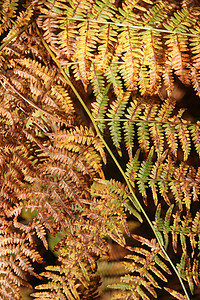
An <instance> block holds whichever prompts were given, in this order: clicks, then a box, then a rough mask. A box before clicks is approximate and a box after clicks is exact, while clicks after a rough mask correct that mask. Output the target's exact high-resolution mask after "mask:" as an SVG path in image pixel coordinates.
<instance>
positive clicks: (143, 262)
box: [110, 235, 171, 300]
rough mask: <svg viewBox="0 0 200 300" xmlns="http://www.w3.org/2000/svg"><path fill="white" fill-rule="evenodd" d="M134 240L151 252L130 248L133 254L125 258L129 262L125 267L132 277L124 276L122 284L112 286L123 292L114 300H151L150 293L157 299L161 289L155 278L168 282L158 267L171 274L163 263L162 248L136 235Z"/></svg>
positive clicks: (152, 241) (114, 297) (153, 241)
mask: <svg viewBox="0 0 200 300" xmlns="http://www.w3.org/2000/svg"><path fill="white" fill-rule="evenodd" d="M133 238H135V239H137V240H138V241H139V242H141V243H142V244H146V245H147V246H148V247H150V249H151V250H150V251H149V250H146V249H144V248H139V247H138V248H137V247H134V248H131V247H129V250H131V252H133V254H130V255H127V256H126V257H125V258H126V259H127V260H128V261H126V262H125V261H124V262H123V265H124V267H125V268H126V269H127V270H128V271H129V273H131V275H130V274H128V275H124V276H122V277H121V279H120V281H121V283H118V284H113V285H111V286H110V287H111V288H114V289H120V290H121V292H120V293H118V294H116V295H114V296H113V298H112V299H132V298H133V299H134V298H136V299H139V298H140V297H141V298H142V299H146V300H148V299H150V298H149V296H148V294H149V293H150V295H152V296H153V297H154V298H156V297H157V294H156V290H155V289H156V288H159V285H158V283H157V281H156V279H155V278H154V276H157V277H159V278H160V279H161V280H162V281H164V282H166V281H167V279H166V277H165V276H164V274H163V273H161V272H160V270H159V269H158V266H159V267H161V269H162V270H163V271H164V272H166V273H168V274H171V272H170V270H169V269H168V267H167V266H166V264H165V262H163V257H162V255H161V251H160V248H159V246H158V244H156V242H155V240H151V241H148V240H146V239H145V238H142V237H138V236H136V235H133ZM160 255H161V256H160ZM152 273H153V274H154V276H153V275H152ZM138 274H139V275H138Z"/></svg>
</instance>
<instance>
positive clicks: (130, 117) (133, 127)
mask: <svg viewBox="0 0 200 300" xmlns="http://www.w3.org/2000/svg"><path fill="white" fill-rule="evenodd" d="M125 96H126V97H125V98H122V99H121V100H117V101H116V102H113V103H112V104H111V105H110V108H108V113H107V116H108V118H109V119H108V120H107V121H108V126H109V129H110V133H111V137H112V140H113V143H114V145H115V146H116V147H117V149H119V148H120V144H121V141H122V137H123V136H124V141H125V146H126V149H127V151H128V154H129V157H130V158H132V149H133V148H134V144H135V143H136V142H137V143H139V147H140V148H141V149H142V151H143V152H144V153H145V154H147V153H149V150H150V147H151V146H152V145H153V146H154V148H155V152H156V153H157V156H158V158H161V156H162V155H163V152H164V150H165V147H164V146H165V144H166V143H167V145H168V149H169V152H170V153H171V154H172V155H173V156H174V157H177V150H178V147H179V146H178V145H179V143H180V144H181V148H182V152H183V160H184V161H186V160H187V159H188V157H189V155H190V151H191V147H192V145H194V147H195V149H196V152H197V154H198V155H199V132H200V131H199V130H200V127H199V122H197V123H196V124H191V122H190V121H186V120H184V118H183V117H182V116H181V114H182V110H180V111H179V112H178V114H174V112H173V111H174V108H175V105H174V102H173V101H170V100H166V101H165V102H163V103H162V104H161V105H158V104H151V103H144V102H142V101H141V98H139V99H138V98H133V99H132V100H129V99H128V98H129V94H127V95H125ZM128 101H129V102H128ZM96 104H97V103H96ZM96 104H95V110H94V113H95V114H96V112H97V107H96ZM100 109H101V108H99V110H100ZM125 109H126V111H125ZM97 121H98V119H97ZM101 121H102V120H101V119H100V122H101ZM100 124H101V123H100ZM122 128H123V130H122ZM122 133H123V134H122Z"/></svg>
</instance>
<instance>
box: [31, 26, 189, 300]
mask: <svg viewBox="0 0 200 300" xmlns="http://www.w3.org/2000/svg"><path fill="white" fill-rule="evenodd" d="M36 30H37V33H38V35H39V36H40V38H41V41H42V43H43V45H44V47H45V48H46V50H47V51H48V53H49V54H50V56H51V58H52V59H53V61H54V62H55V63H56V65H57V66H58V68H59V70H60V72H61V74H62V75H63V77H64V78H65V80H66V82H67V84H68V85H69V86H70V87H71V89H72V90H73V92H74V94H75V95H76V97H77V99H78V100H79V102H80V103H81V105H82V107H83V108H84V110H85V112H86V113H87V115H88V117H89V118H90V120H91V122H92V124H93V126H94V129H95V131H96V133H97V135H98V136H99V138H100V139H101V141H102V142H103V144H104V146H105V148H106V150H107V151H108V153H109V154H110V156H111V157H112V159H113V161H114V163H115V164H116V166H117V168H118V169H119V171H120V172H121V174H122V176H123V178H124V180H125V182H126V184H127V186H128V188H129V190H130V192H131V194H132V199H131V202H132V203H133V205H134V206H136V207H137V206H138V207H139V208H140V210H141V212H142V214H143V215H144V217H145V218H146V220H147V222H148V223H149V225H150V227H151V229H152V230H153V233H154V235H155V237H156V239H157V241H158V243H159V245H160V248H161V250H162V252H163V253H164V255H165V256H166V258H167V259H168V261H169V263H170V265H171V267H172V268H173V270H174V272H175V274H176V275H177V277H178V279H179V281H180V284H181V286H182V288H183V291H184V293H185V295H186V297H187V299H188V300H190V298H189V296H188V293H187V290H186V288H185V286H184V283H183V281H182V278H181V277H180V275H179V273H178V270H177V269H176V267H175V266H174V264H173V262H172V261H171V259H170V257H169V256H168V254H167V252H166V250H165V249H164V247H163V241H162V239H161V238H160V236H159V235H158V233H157V232H156V229H155V228H154V226H153V224H152V222H151V220H150V219H149V217H148V215H147V214H146V212H145V210H144V208H143V206H142V205H141V203H140V202H139V200H138V199H137V197H136V195H135V193H134V191H133V188H132V185H131V183H130V181H129V179H128V177H127V176H126V174H125V172H124V170H123V169H122V167H121V165H120V164H119V162H118V160H117V159H116V157H115V155H114V154H113V152H112V151H111V149H110V148H109V146H108V144H107V143H106V141H105V139H104V138H103V136H102V134H101V132H100V130H99V128H98V125H97V124H96V122H95V120H94V118H93V116H92V114H91V112H90V111H89V109H88V107H87V105H86V104H85V103H84V101H83V99H82V98H81V96H80V95H79V93H78V91H77V90H76V88H75V86H74V85H73V83H72V82H71V80H70V78H69V77H68V75H67V74H66V72H65V70H64V69H63V68H62V66H61V64H60V63H59V61H58V60H57V58H56V56H55V54H54V53H53V52H52V51H51V49H50V48H49V46H48V44H47V43H46V42H45V40H44V38H43V36H42V35H41V33H40V31H39V28H38V27H37V25H36Z"/></svg>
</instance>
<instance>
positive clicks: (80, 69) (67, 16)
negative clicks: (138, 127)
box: [40, 0, 199, 95]
mask: <svg viewBox="0 0 200 300" xmlns="http://www.w3.org/2000/svg"><path fill="white" fill-rule="evenodd" d="M139 2H140V1H139ZM147 3H148V4H149V5H147V4H146V5H145V3H144V2H143V5H141V4H138V1H134V2H133V3H130V2H129V1H125V2H124V3H123V4H122V8H118V9H116V8H115V6H114V3H112V2H110V1H105V0H104V1H103V0H102V1H98V2H96V1H94V2H88V1H85V0H83V1H78V2H71V3H70V4H66V3H64V2H63V1H55V2H54V3H51V1H49V2H48V1H46V2H45V5H44V7H41V12H42V13H43V16H42V18H41V19H40V26H41V28H42V29H43V30H44V37H45V39H46V41H47V42H49V43H50V45H51V47H52V49H54V52H55V54H56V56H57V57H58V59H59V60H60V61H62V62H63V58H66V60H67V62H69V63H70V62H72V63H75V65H74V66H73V68H74V72H75V77H76V78H77V79H80V80H81V81H82V83H83V85H84V87H85V89H87V85H88V83H89V80H90V78H93V77H95V74H94V71H93V69H92V68H91V64H92V63H95V64H96V65H97V69H98V71H100V72H102V74H104V73H108V74H110V71H111V69H110V68H111V65H112V64H114V66H115V68H116V63H117V70H118V71H119V72H120V77H121V80H123V82H124V83H125V85H126V88H127V90H131V91H137V90H138V89H139V91H140V92H141V94H142V95H143V94H147V95H152V94H156V93H158V91H159V88H160V86H161V80H162V78H163V79H164V83H165V85H166V89H167V90H168V92H169V95H170V94H171V87H172V86H173V78H172V76H171V75H170V74H171V72H172V71H174V72H175V74H176V75H177V76H178V77H179V79H180V80H181V81H182V82H183V83H184V84H186V85H189V84H190V81H191V82H192V83H193V85H194V88H195V89H196V90H197V92H198V85H199V75H198V73H199V67H198V63H197V61H198V54H197V53H198V50H197V49H198V42H199V41H198V24H197V23H198V16H199V8H198V7H195V8H194V7H191V8H190V7H189V5H188V6H187V5H184V6H183V8H182V9H181V10H180V9H178V8H176V6H175V5H170V3H169V2H168V1H162V2H158V3H155V4H154V5H153V3H152V2H151V1H147ZM76 28H78V30H76ZM187 34H189V35H191V36H192V37H191V39H190V38H189V36H188V35H187ZM193 35H194V37H193ZM195 36H196V37H195ZM190 47H191V51H190V53H189V51H188V49H190ZM67 62H66V64H67ZM193 62H194V64H193ZM191 71H192V72H191ZM109 76H111V75H109ZM112 84H113V88H114V89H115V88H116V87H115V85H114V81H112Z"/></svg>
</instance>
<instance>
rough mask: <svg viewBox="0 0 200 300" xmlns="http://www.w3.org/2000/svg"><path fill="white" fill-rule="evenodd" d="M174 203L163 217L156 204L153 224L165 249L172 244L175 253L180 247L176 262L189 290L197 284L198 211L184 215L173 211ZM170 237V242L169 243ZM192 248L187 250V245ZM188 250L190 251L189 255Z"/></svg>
mask: <svg viewBox="0 0 200 300" xmlns="http://www.w3.org/2000/svg"><path fill="white" fill-rule="evenodd" d="M173 209H174V205H172V206H170V207H169V209H168V210H167V212H166V215H165V217H164V218H163V217H161V205H158V208H157V211H156V215H155V221H154V226H155V227H156V230H157V231H158V232H159V234H160V236H162V239H163V243H164V246H165V248H166V249H167V248H168V247H169V246H170V245H171V246H172V248H173V250H174V252H175V253H177V251H178V250H179V251H180V249H181V252H182V255H181V258H180V262H179V263H178V264H177V269H178V270H179V272H180V274H181V276H182V277H183V279H184V280H187V281H188V285H189V287H190V289H191V291H192V292H193V291H194V285H199V259H198V255H199V239H200V232H199V219H200V214H199V211H198V212H197V213H196V215H194V216H192V215H191V213H190V212H188V213H187V215H184V213H183V212H181V211H180V210H177V211H174V213H173ZM170 238H171V240H172V242H171V243H170V242H169V241H170ZM188 245H190V247H191V249H192V252H191V250H189V246H188ZM188 252H191V256H190V254H189V253H188Z"/></svg>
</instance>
